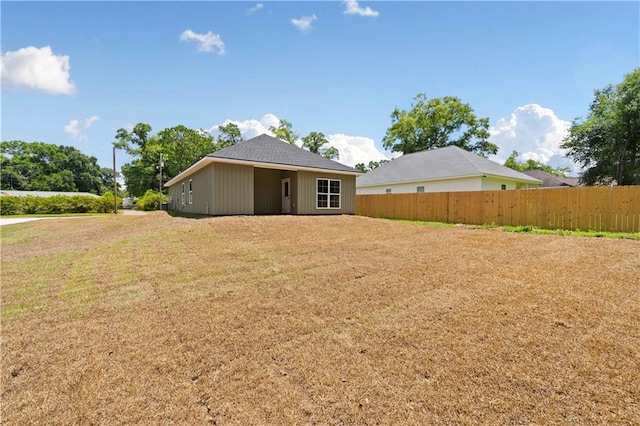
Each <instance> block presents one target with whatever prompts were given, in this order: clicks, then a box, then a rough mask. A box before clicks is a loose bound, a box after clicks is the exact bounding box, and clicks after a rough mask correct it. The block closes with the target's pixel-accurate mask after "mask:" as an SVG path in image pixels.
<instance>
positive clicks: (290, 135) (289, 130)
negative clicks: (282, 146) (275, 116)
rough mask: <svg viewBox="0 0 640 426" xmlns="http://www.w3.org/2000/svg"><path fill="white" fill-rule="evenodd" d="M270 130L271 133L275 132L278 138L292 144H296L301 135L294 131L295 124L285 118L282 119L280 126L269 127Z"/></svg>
mask: <svg viewBox="0 0 640 426" xmlns="http://www.w3.org/2000/svg"><path fill="white" fill-rule="evenodd" d="M269 131H271V133H273V134H274V135H275V137H276V138H278V139H282V140H283V141H287V142H289V143H290V144H295V143H296V141H297V140H298V137H299V136H298V135H297V134H296V133H295V132H294V131H293V125H292V124H291V123H290V122H288V121H287V120H285V119H284V118H281V119H280V124H279V125H278V127H275V126H271V127H269Z"/></svg>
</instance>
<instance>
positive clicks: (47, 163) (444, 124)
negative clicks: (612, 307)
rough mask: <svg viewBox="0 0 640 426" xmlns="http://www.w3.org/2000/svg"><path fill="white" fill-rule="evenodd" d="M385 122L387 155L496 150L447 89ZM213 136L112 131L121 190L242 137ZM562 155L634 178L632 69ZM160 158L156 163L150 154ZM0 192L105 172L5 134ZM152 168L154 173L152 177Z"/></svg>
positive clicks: (141, 190)
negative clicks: (120, 159) (126, 158)
mask: <svg viewBox="0 0 640 426" xmlns="http://www.w3.org/2000/svg"><path fill="white" fill-rule="evenodd" d="M390 118H391V125H390V127H389V128H388V129H387V131H386V133H385V136H384V138H383V140H382V143H383V147H384V148H385V149H387V150H389V151H391V152H399V153H402V154H410V153H413V152H418V151H422V150H429V149H436V148H441V147H445V146H450V145H454V146H458V147H460V148H462V149H465V150H467V151H470V152H473V153H476V154H478V155H480V156H483V157H487V156H488V155H490V154H496V153H497V152H498V147H497V146H496V145H495V144H493V143H491V142H489V118H486V117H477V116H476V115H475V113H474V111H473V109H472V108H471V106H470V105H469V104H466V103H463V102H462V101H461V100H460V99H459V98H457V97H455V96H445V97H441V98H431V99H430V98H428V97H427V95H426V94H424V93H419V94H418V95H417V96H416V97H415V98H414V102H413V103H412V104H411V108H410V109H408V110H404V109H399V108H397V107H396V108H395V109H394V110H393V111H392V113H391V116H390ZM218 130H219V132H220V135H219V136H218V137H217V139H214V137H213V136H212V135H211V134H210V133H209V132H207V131H205V130H201V129H199V130H194V129H189V128H187V127H185V126H183V125H178V126H175V127H171V128H166V129H164V130H161V131H160V132H158V133H157V134H155V135H152V134H151V131H152V128H151V126H150V125H149V124H146V123H138V124H136V125H135V126H134V127H133V129H132V130H131V131H128V130H126V129H119V130H118V131H117V132H116V135H115V142H114V146H115V147H116V148H118V149H121V150H123V151H125V152H126V153H127V154H129V155H130V156H131V158H132V160H131V161H130V162H128V163H126V164H124V165H123V166H122V171H121V172H122V176H123V178H124V181H125V185H126V187H127V192H128V193H129V195H132V196H136V197H139V196H142V195H144V194H145V192H146V191H148V190H150V189H153V190H155V189H157V188H158V186H159V184H160V179H161V180H162V182H166V181H167V180H168V179H171V178H172V177H174V176H176V175H178V174H179V173H180V172H182V171H184V170H186V169H187V168H188V167H189V166H191V165H192V164H193V163H195V162H196V161H198V160H199V159H200V158H202V157H204V156H206V155H208V154H211V153H213V152H216V151H218V150H220V149H223V148H226V147H229V146H233V145H235V144H237V143H239V142H242V141H243V138H242V134H241V131H240V129H239V128H238V126H237V125H236V124H234V123H228V124H226V125H221V126H219V127H218ZM269 131H271V132H272V133H273V134H274V136H275V137H277V138H279V139H281V140H283V141H286V142H289V143H291V144H294V143H295V142H296V141H297V140H298V139H299V138H300V137H299V135H298V134H297V133H296V132H295V131H294V130H293V125H292V124H291V123H290V122H289V121H287V120H286V119H281V120H280V122H279V124H278V126H271V127H270V128H269ZM300 139H301V141H302V147H303V148H305V149H307V150H309V151H311V152H314V153H316V154H319V155H322V156H324V157H326V158H330V159H339V155H340V153H339V152H338V150H337V149H336V148H335V147H332V146H330V144H329V141H328V140H327V138H326V136H325V135H324V134H323V133H322V132H315V131H314V132H311V133H309V134H308V135H307V136H304V137H302V138H300ZM561 147H562V148H564V149H566V150H567V154H566V155H567V157H568V158H570V159H572V160H573V161H575V162H577V163H578V164H580V165H581V166H582V168H583V172H582V174H581V176H580V178H581V180H582V182H583V183H585V184H587V185H596V184H612V183H613V184H618V185H638V184H640V68H638V69H636V70H634V71H633V72H631V73H629V74H627V75H625V76H624V80H623V81H622V82H621V83H619V84H617V85H609V86H607V87H605V88H603V89H600V90H596V91H595V99H594V100H593V102H592V103H591V105H590V107H589V115H588V116H587V118H586V119H584V120H582V119H575V120H574V121H573V122H572V124H571V127H570V129H569V132H568V134H567V136H566V137H565V139H564V140H563V143H562V145H561ZM161 155H162V167H160V157H161ZM518 156H519V153H518V152H516V151H514V152H512V154H511V156H510V157H509V158H508V159H507V161H506V162H505V166H507V167H511V168H513V169H515V170H520V171H522V170H530V169H541V170H544V171H547V172H549V173H552V174H554V175H558V176H565V175H566V173H567V171H568V170H567V169H565V168H555V169H554V168H551V167H550V166H547V165H545V164H542V163H540V162H537V161H534V160H528V161H525V162H518V161H517V157H518ZM387 161H388V160H386V159H382V160H380V161H370V162H369V163H368V164H364V163H359V164H357V165H356V166H355V168H356V169H358V170H360V171H361V172H367V171H369V170H373V169H375V168H376V167H379V166H381V165H383V164H384V163H386V162H387ZM0 167H1V168H2V174H1V186H2V189H19V190H48V191H70V192H77V191H79V192H91V193H94V194H99V195H100V194H102V193H104V192H106V191H108V190H110V189H111V188H112V185H113V171H112V170H111V169H109V168H105V167H100V166H99V165H98V164H97V159H96V158H95V157H89V156H86V155H84V154H82V153H81V152H80V151H79V150H77V149H76V148H73V147H68V146H62V145H54V144H48V143H44V142H31V143H28V142H24V141H7V142H2V143H1V145H0ZM160 169H161V170H162V176H160Z"/></svg>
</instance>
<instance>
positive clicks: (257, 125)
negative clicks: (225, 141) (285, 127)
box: [209, 114, 280, 140]
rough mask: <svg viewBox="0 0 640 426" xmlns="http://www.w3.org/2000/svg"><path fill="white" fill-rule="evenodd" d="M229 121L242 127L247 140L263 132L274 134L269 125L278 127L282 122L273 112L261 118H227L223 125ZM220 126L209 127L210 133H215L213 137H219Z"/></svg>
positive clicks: (243, 136) (242, 133)
mask: <svg viewBox="0 0 640 426" xmlns="http://www.w3.org/2000/svg"><path fill="white" fill-rule="evenodd" d="M229 123H233V124H235V125H237V126H238V129H240V134H241V135H242V138H243V139H245V140H247V139H251V138H254V137H256V136H259V135H261V134H263V133H265V134H267V135H270V136H273V133H271V132H270V131H269V127H271V126H275V127H278V125H279V124H280V119H279V118H278V117H276V116H275V115H273V114H265V115H263V116H262V118H261V119H260V120H256V119H250V120H245V121H237V120H230V119H227V120H225V121H224V123H222V125H223V126H226V125H227V124H229ZM219 127H220V126H213V127H211V128H210V129H209V133H211V135H213V137H215V138H217V137H218V136H219V135H220V132H219V131H218V128H219Z"/></svg>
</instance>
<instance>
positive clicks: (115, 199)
mask: <svg viewBox="0 0 640 426" xmlns="http://www.w3.org/2000/svg"><path fill="white" fill-rule="evenodd" d="M113 213H114V214H118V182H117V181H116V147H115V145H114V146H113Z"/></svg>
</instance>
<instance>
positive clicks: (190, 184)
mask: <svg viewBox="0 0 640 426" xmlns="http://www.w3.org/2000/svg"><path fill="white" fill-rule="evenodd" d="M189 204H193V181H192V180H191V179H189Z"/></svg>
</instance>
